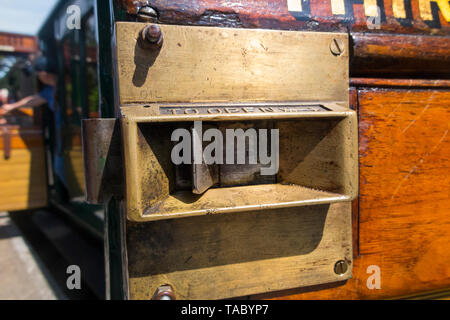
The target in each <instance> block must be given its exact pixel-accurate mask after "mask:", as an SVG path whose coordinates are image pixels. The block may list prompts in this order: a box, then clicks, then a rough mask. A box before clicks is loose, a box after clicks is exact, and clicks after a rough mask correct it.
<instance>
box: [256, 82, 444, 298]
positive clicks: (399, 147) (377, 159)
mask: <svg viewBox="0 0 450 320" xmlns="http://www.w3.org/2000/svg"><path fill="white" fill-rule="evenodd" d="M358 98H359V99H358V101H359V121H360V123H359V126H360V137H359V139H360V197H359V215H358V216H357V217H355V214H354V219H353V223H354V224H355V223H357V224H358V225H357V226H355V225H354V229H353V230H354V232H355V230H357V232H358V241H357V242H358V247H359V250H358V251H357V256H356V257H355V259H354V270H353V278H352V279H351V280H349V281H347V282H346V283H336V284H329V285H328V286H326V287H323V286H322V287H311V288H303V289H299V290H293V291H284V292H278V293H274V294H270V295H258V296H253V297H252V298H275V299H373V298H394V297H399V296H409V295H413V294H419V293H422V292H433V291H440V290H445V289H448V288H450V254H449V253H448V247H449V245H450V197H449V193H450V176H449V175H448V172H449V167H450V139H449V134H448V131H449V119H450V114H449V113H450V109H449V106H450V91H448V90H440V89H429V90H420V89H376V88H360V89H359V90H358ZM354 210H356V208H355V207H354ZM371 265H377V266H379V267H380V270H381V289H379V290H377V289H372V290H370V289H368V287H367V285H366V282H367V279H368V278H369V276H370V275H371V273H367V268H368V267H369V266H371ZM320 289H322V290H320Z"/></svg>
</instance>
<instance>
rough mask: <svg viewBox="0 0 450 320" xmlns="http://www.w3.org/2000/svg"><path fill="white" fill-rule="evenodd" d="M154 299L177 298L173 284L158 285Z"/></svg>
mask: <svg viewBox="0 0 450 320" xmlns="http://www.w3.org/2000/svg"><path fill="white" fill-rule="evenodd" d="M152 300H175V294H174V292H173V290H172V286H170V285H168V284H166V285H163V286H160V287H158V289H156V291H155V293H154V294H153V297H152Z"/></svg>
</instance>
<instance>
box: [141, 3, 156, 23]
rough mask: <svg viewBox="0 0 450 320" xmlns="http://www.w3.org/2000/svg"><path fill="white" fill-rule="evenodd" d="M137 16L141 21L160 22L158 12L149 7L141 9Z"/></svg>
mask: <svg viewBox="0 0 450 320" xmlns="http://www.w3.org/2000/svg"><path fill="white" fill-rule="evenodd" d="M137 14H138V19H139V20H140V21H146V22H156V21H157V20H158V12H157V11H156V10H155V9H154V8H152V7H149V6H145V7H142V8H140V9H139V11H138V13H137Z"/></svg>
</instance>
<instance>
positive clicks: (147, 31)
mask: <svg viewBox="0 0 450 320" xmlns="http://www.w3.org/2000/svg"><path fill="white" fill-rule="evenodd" d="M163 41H164V37H163V33H162V31H161V28H160V27H159V25H157V24H149V25H147V26H146V27H145V28H144V29H142V31H141V32H140V33H139V38H138V43H139V45H140V46H141V48H143V49H157V48H160V47H161V46H162V43H163Z"/></svg>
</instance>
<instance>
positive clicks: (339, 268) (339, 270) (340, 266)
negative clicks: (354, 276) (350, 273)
mask: <svg viewBox="0 0 450 320" xmlns="http://www.w3.org/2000/svg"><path fill="white" fill-rule="evenodd" d="M347 270H348V263H347V262H346V261H344V260H339V261H338V262H336V264H335V265H334V273H336V274H337V275H343V274H345V273H346V272H347Z"/></svg>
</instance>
